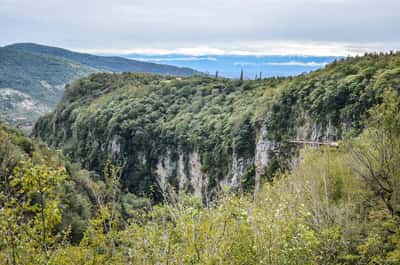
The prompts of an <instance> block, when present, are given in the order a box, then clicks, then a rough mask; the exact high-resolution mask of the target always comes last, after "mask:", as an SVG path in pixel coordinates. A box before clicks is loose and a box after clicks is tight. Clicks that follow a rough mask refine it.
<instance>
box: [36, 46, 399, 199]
mask: <svg viewBox="0 0 400 265" xmlns="http://www.w3.org/2000/svg"><path fill="white" fill-rule="evenodd" d="M399 76H400V54H399V53H390V54H379V55H378V54H368V55H365V56H362V57H353V58H348V59H345V60H341V61H336V62H334V63H332V64H329V65H327V66H326V67H325V68H324V69H321V70H318V71H315V72H312V73H309V74H304V75H301V76H298V77H292V78H269V79H262V80H255V81H249V80H244V81H242V80H228V79H215V78H210V77H199V76H197V77H190V78H173V77H164V76H154V75H146V74H94V75H91V76H89V77H87V78H83V79H81V80H79V81H77V82H74V83H73V84H72V85H70V86H69V87H68V88H67V89H66V92H65V95H64V97H63V99H62V101H61V103H60V104H59V105H58V107H57V109H56V110H55V111H54V112H53V113H52V114H49V115H47V116H45V117H43V118H41V119H40V120H39V122H38V123H37V124H36V126H35V129H34V135H35V136H36V137H39V138H41V139H43V140H44V141H46V142H47V143H49V144H50V145H51V146H57V147H62V148H63V149H64V151H65V153H66V154H67V155H68V156H70V157H71V158H72V159H73V160H75V161H79V162H81V163H82V164H83V165H84V166H85V167H87V168H89V169H93V170H96V171H97V172H101V171H102V169H103V168H104V165H105V161H107V160H109V159H110V160H112V161H113V162H114V163H115V164H117V165H119V166H120V167H121V170H122V171H121V181H122V186H123V187H124V188H127V189H128V190H129V191H130V192H133V193H135V194H138V195H142V194H146V195H149V196H152V197H153V198H160V194H161V192H162V191H165V190H167V189H168V186H172V187H174V188H175V189H176V190H179V191H190V192H192V193H194V194H197V195H206V194H210V193H212V191H215V190H217V189H219V188H220V187H222V186H224V185H228V186H230V187H232V188H237V189H252V187H254V185H256V186H259V185H260V182H261V180H262V179H271V178H272V177H273V175H274V174H275V173H276V172H278V171H284V170H286V169H288V168H289V167H290V161H291V157H292V156H293V154H294V153H296V150H297V148H296V146H293V144H291V143H290V140H295V139H300V140H301V139H309V140H314V141H337V140H339V139H342V138H343V136H344V135H345V134H349V135H357V134H358V133H360V131H361V130H362V129H363V128H364V126H365V121H366V119H367V118H368V115H369V114H368V113H369V112H368V111H369V109H371V108H372V107H374V106H376V105H377V104H379V103H380V102H382V98H383V93H384V91H385V90H387V89H392V90H394V91H399V89H400V78H399Z"/></svg>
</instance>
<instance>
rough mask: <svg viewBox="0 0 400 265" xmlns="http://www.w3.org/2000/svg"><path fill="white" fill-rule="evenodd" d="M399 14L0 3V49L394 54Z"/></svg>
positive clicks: (295, 4)
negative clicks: (22, 45)
mask: <svg viewBox="0 0 400 265" xmlns="http://www.w3.org/2000/svg"><path fill="white" fill-rule="evenodd" d="M398 10H400V1H398V0H380V1H377V0H249V1H242V0H212V1H211V0H198V1H187V0H169V1H165V0H85V1H81V0H79V1H78V0H68V1H67V0H39V1H31V0H0V24H1V25H2V26H1V27H0V36H1V37H0V45H5V44H9V43H13V42H26V41H31V42H39V43H44V44H49V45H54V46H61V47H66V48H70V49H75V50H86V51H89V50H93V51H99V52H110V51H112V52H116V53H121V52H131V51H145V52H146V53H153V54H156V52H158V53H159V54H163V53H164V54H166V53H172V52H176V51H179V53H182V54H194V55H198V54H226V53H234V54H246V53H247V54H250V53H251V54H272V53H282V52H283V53H285V54H288V53H291V54H292V53H295V54H334V55H337V54H340V55H343V54H346V53H353V54H354V53H359V52H363V51H366V50H371V49H373V50H374V49H392V48H395V49H399V48H400V46H399V43H400V35H399V34H395V33H396V32H400V16H399V15H398ZM282 43H283V44H284V45H281V44H282ZM313 48H315V49H313Z"/></svg>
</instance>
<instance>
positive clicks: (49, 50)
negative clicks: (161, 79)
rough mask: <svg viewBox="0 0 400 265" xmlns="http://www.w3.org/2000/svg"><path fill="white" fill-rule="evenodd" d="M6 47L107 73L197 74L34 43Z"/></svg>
mask: <svg viewBox="0 0 400 265" xmlns="http://www.w3.org/2000/svg"><path fill="white" fill-rule="evenodd" d="M6 47H9V48H12V49H17V50H21V51H28V52H32V53H36V54H43V55H48V56H55V57H60V58H63V59H67V60H71V61H75V62H78V63H80V64H83V65H86V66H89V67H93V68H96V69H99V70H102V71H107V72H134V73H136V72H141V73H153V74H163V75H175V76H191V75H193V74H199V72H197V71H194V70H193V69H190V68H186V67H176V66H170V65H163V64H156V63H149V62H142V61H137V60H130V59H126V58H122V57H109V56H96V55H92V54H86V53H78V52H72V51H69V50H66V49H61V48H56V47H49V46H44V45H38V44H34V43H17V44H12V45H9V46H6Z"/></svg>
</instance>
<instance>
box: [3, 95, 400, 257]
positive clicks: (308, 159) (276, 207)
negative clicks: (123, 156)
mask: <svg viewBox="0 0 400 265" xmlns="http://www.w3.org/2000/svg"><path fill="white" fill-rule="evenodd" d="M399 121H400V96H399V94H398V92H395V91H393V90H388V91H386V92H385V101H384V102H383V103H382V104H380V105H377V106H376V107H373V108H372V109H371V111H370V112H369V118H368V120H366V121H364V125H366V129H364V130H363V132H362V133H361V134H360V135H359V136H358V137H356V138H351V139H348V140H346V141H344V142H342V143H341V145H339V147H338V148H331V147H326V148H305V149H303V150H302V152H301V153H300V157H299V158H300V159H299V163H297V164H296V165H295V166H294V167H293V168H292V170H291V171H290V172H286V173H284V174H278V175H275V177H274V179H273V180H272V181H270V182H267V183H265V184H264V185H263V186H262V187H261V188H260V190H259V191H258V193H257V194H255V195H253V194H252V193H246V192H244V193H242V192H239V193H232V192H229V190H228V189H225V188H224V189H222V190H220V191H219V192H218V194H217V195H216V196H215V197H214V198H213V200H212V201H205V202H204V201H202V200H201V199H200V198H199V197H192V196H190V195H187V194H183V193H180V194H179V195H178V194H176V192H174V191H173V190H167V191H165V193H164V201H163V203H162V204H157V205H150V204H149V203H148V201H147V200H146V199H143V198H142V199H139V198H137V197H134V196H133V195H131V194H129V193H125V192H121V190H120V188H119V182H118V181H119V176H120V175H119V169H118V168H116V167H114V166H112V165H110V164H108V163H107V165H106V166H105V168H104V171H103V172H104V174H103V177H97V178H99V180H97V181H96V182H95V181H93V179H95V178H96V177H95V176H91V177H88V175H87V173H84V172H86V171H83V173H79V174H77V173H78V172H80V171H81V170H78V169H79V167H75V170H71V169H68V168H70V167H69V166H67V165H65V166H66V167H64V164H63V162H62V161H64V160H63V159H61V158H60V157H59V156H55V154H54V153H52V152H50V151H49V150H48V149H46V148H44V147H39V146H38V145H37V144H36V143H34V142H33V141H32V140H29V139H28V138H25V137H23V136H21V135H20V134H19V133H18V132H16V131H14V130H10V129H7V128H5V127H3V126H2V127H1V128H0V159H1V160H0V162H1V165H2V167H1V170H2V172H1V173H2V178H1V179H0V181H1V184H2V185H1V187H2V189H1V190H0V222H1V226H0V235H1V236H0V264H2V265H3V264H29V265H33V264H54V265H56V264H71V265H75V264H87V265H89V264H113V265H122V264H176V265H180V264H210V265H211V264H227V265H228V264H254V265H256V264H268V265H272V264H321V265H322V264H329V265H330V264H332V265H334V264H335V265H336V264H343V265H344V264H348V265H361V264H362V265H363V264H388V265H397V264H399V262H400V229H399V228H400V219H399V218H400V200H399V198H400V196H399V191H400V179H399V176H400V170H399V166H398V165H399V163H400V154H399V152H398V150H399V148H400V122H399ZM71 172H73V173H71ZM94 195H97V196H94ZM91 198H93V199H94V200H93V199H91ZM127 198H130V199H129V200H127ZM91 200H93V202H92V203H90V202H89V201H91ZM127 206H129V207H130V208H126V207H127ZM88 209H90V210H88ZM128 209H129V211H127V210H128ZM127 212H128V213H129V214H126V213H127ZM123 213H125V214H123ZM88 216H89V217H88ZM86 220H88V221H86ZM68 224H71V226H68ZM71 228H72V229H71Z"/></svg>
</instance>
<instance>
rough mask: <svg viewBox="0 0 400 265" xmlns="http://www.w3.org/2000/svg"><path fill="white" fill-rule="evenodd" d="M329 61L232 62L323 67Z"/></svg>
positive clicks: (237, 64)
mask: <svg viewBox="0 0 400 265" xmlns="http://www.w3.org/2000/svg"><path fill="white" fill-rule="evenodd" d="M328 63H329V62H314V61H310V62H302V61H287V62H234V63H233V65H235V66H263V65H264V66H301V67H323V66H325V65H327V64H328Z"/></svg>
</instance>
